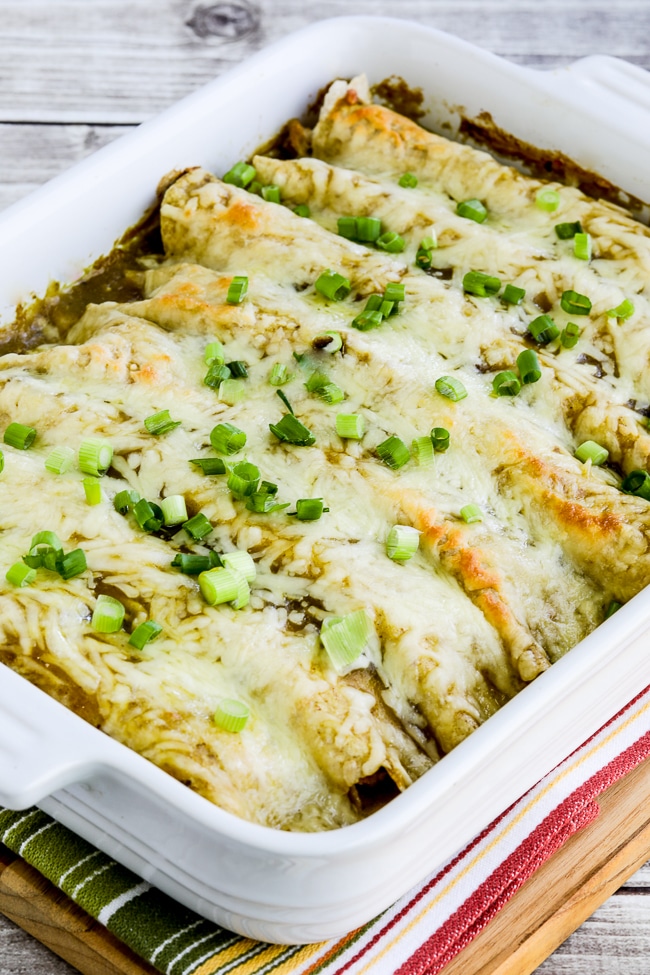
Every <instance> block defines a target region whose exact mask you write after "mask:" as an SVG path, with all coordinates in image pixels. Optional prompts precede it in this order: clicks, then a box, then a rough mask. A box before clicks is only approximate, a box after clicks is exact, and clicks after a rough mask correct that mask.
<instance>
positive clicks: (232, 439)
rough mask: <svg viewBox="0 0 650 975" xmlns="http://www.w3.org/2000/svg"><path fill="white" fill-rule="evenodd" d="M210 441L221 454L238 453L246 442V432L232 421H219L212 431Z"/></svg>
mask: <svg viewBox="0 0 650 975" xmlns="http://www.w3.org/2000/svg"><path fill="white" fill-rule="evenodd" d="M210 443H211V444H212V446H213V447H214V449H215V450H216V451H217V452H218V453H220V454H228V455H230V454H236V453H237V451H238V450H241V449H242V447H244V446H245V444H246V434H245V433H244V431H243V430H240V429H239V427H236V426H233V424H232V423H218V424H217V425H216V427H213V428H212V430H211V431H210Z"/></svg>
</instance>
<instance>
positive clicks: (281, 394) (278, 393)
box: [275, 389, 295, 416]
mask: <svg viewBox="0 0 650 975" xmlns="http://www.w3.org/2000/svg"><path fill="white" fill-rule="evenodd" d="M275 394H276V396H279V397H280V399H281V400H282V402H283V403H284V405H285V406H286V408H287V409H288V410H289V413H291V415H292V416H294V415H295V414H294V412H293V406H292V405H291V403H290V402H289V400H288V398H287V396H286V393H284V392H283V390H281V389H276V391H275Z"/></svg>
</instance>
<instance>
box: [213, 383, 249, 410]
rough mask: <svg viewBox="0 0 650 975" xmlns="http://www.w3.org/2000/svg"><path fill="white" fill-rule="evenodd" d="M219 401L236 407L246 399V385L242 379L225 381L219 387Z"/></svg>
mask: <svg viewBox="0 0 650 975" xmlns="http://www.w3.org/2000/svg"><path fill="white" fill-rule="evenodd" d="M219 399H220V400H221V402H222V403H227V404H228V406H235V405H236V404H237V403H241V401H242V400H243V399H246V384H245V383H244V382H242V380H241V379H224V381H223V382H222V383H220V385H219Z"/></svg>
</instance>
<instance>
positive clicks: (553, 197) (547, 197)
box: [535, 186, 560, 213]
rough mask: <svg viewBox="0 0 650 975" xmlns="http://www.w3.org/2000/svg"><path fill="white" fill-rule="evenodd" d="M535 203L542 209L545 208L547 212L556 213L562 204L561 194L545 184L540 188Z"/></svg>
mask: <svg viewBox="0 0 650 975" xmlns="http://www.w3.org/2000/svg"><path fill="white" fill-rule="evenodd" d="M535 203H536V204H537V206H538V207H539V209H540V210H544V211H545V212H546V213H555V211H556V210H557V208H558V207H559V205H560V194H559V193H558V191H557V190H552V189H551V188H550V187H549V186H544V187H542V189H541V190H538V192H537V196H536V197H535Z"/></svg>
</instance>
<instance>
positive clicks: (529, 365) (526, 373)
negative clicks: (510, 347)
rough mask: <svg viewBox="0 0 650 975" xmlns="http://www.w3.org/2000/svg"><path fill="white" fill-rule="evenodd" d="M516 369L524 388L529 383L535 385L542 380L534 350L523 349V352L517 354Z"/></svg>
mask: <svg viewBox="0 0 650 975" xmlns="http://www.w3.org/2000/svg"><path fill="white" fill-rule="evenodd" d="M517 369H518V370H519V375H520V376H521V381H522V383H523V385H524V386H528V385H530V383H536V382H537V381H538V380H539V379H541V378H542V370H541V369H540V366H539V359H538V358H537V353H536V352H535V350H534V349H524V351H523V352H520V353H519V355H518V356H517Z"/></svg>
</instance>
